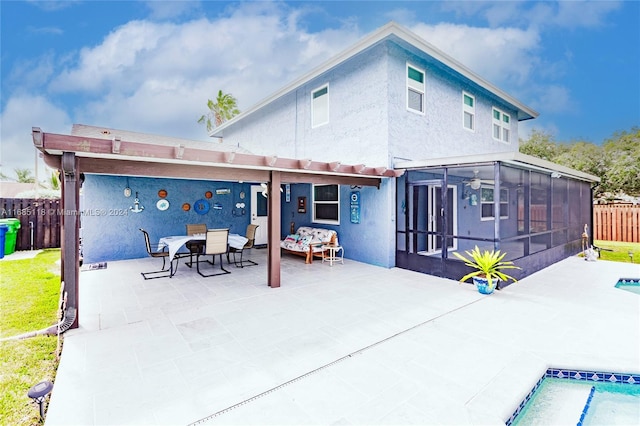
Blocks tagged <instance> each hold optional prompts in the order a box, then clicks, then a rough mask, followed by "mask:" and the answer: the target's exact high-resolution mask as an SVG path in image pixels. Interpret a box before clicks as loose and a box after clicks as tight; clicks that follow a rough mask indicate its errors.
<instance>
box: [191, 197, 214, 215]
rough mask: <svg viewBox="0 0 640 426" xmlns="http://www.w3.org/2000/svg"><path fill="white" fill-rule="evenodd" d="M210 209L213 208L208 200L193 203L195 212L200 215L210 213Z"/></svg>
mask: <svg viewBox="0 0 640 426" xmlns="http://www.w3.org/2000/svg"><path fill="white" fill-rule="evenodd" d="M210 208H211V206H210V205H209V202H208V201H207V200H203V199H201V200H198V201H196V202H195V203H193V211H195V212H196V213H198V214H207V213H209V209H210Z"/></svg>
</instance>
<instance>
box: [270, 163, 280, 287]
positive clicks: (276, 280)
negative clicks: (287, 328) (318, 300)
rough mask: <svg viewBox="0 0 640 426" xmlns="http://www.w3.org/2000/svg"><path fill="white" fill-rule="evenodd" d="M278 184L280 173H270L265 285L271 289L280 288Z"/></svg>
mask: <svg viewBox="0 0 640 426" xmlns="http://www.w3.org/2000/svg"><path fill="white" fill-rule="evenodd" d="M280 182H281V176H280V172H279V171H275V170H274V171H272V172H271V173H270V179H269V184H268V187H267V188H268V195H269V196H268V197H267V221H268V230H267V238H268V244H267V250H268V251H267V264H268V267H267V271H268V272H267V274H268V277H267V284H268V285H269V287H271V288H276V287H280V221H281V220H280V216H281V212H280V209H281V206H280V200H281V198H282V197H280Z"/></svg>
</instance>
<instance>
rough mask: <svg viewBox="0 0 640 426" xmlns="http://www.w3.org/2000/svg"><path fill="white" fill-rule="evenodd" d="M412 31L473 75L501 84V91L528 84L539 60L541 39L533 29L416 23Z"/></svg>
mask: <svg viewBox="0 0 640 426" xmlns="http://www.w3.org/2000/svg"><path fill="white" fill-rule="evenodd" d="M412 29H413V31H415V32H416V33H417V34H418V35H420V36H421V37H422V38H424V39H425V40H426V41H427V42H429V43H431V44H433V45H434V46H436V47H437V48H438V49H440V50H442V51H444V52H445V53H447V54H448V55H450V56H452V57H453V58H455V59H456V60H458V61H459V62H461V63H463V64H464V65H465V66H466V67H468V68H470V69H471V70H473V72H474V73H476V74H478V75H480V76H481V77H483V78H485V79H487V80H489V81H490V82H492V83H494V84H496V83H497V82H500V84H498V86H500V87H501V88H502V89H507V90H508V89H510V88H513V87H517V86H520V85H522V84H524V83H525V82H527V81H529V79H530V74H531V71H532V69H533V68H534V67H535V66H536V64H537V63H538V61H539V58H538V57H537V55H536V53H537V51H538V50H539V49H540V45H539V44H540V37H539V35H538V33H537V32H535V31H532V30H520V29H517V28H495V29H490V28H477V27H469V26H466V25H455V24H438V25H426V24H417V25H415V26H414V27H413V28H412ZM504 86H508V87H504Z"/></svg>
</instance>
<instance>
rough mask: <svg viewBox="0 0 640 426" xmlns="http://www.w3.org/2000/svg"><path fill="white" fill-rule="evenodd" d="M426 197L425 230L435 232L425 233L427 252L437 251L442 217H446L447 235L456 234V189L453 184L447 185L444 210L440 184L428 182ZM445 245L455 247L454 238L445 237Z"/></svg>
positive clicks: (439, 243)
mask: <svg viewBox="0 0 640 426" xmlns="http://www.w3.org/2000/svg"><path fill="white" fill-rule="evenodd" d="M427 193H428V197H429V200H428V202H427V209H428V212H427V214H428V222H427V230H428V231H429V232H434V233H435V234H427V254H431V253H438V252H440V251H441V250H442V237H441V234H442V229H443V226H444V218H445V216H446V219H447V225H446V226H447V232H446V234H447V235H456V234H457V230H458V222H457V215H456V214H455V213H456V211H457V210H456V209H457V201H458V200H457V198H456V195H457V190H456V186H455V185H449V187H448V188H447V209H446V211H445V210H444V209H443V206H442V185H441V184H440V183H437V184H429V185H428V190H427ZM447 247H448V248H449V249H455V248H456V240H454V239H452V238H449V239H447Z"/></svg>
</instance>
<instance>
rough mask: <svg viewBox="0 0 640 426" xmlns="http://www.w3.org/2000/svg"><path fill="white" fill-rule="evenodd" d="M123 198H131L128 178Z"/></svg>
mask: <svg viewBox="0 0 640 426" xmlns="http://www.w3.org/2000/svg"><path fill="white" fill-rule="evenodd" d="M124 196H125V197H127V198H129V197H131V188H130V187H129V178H127V186H126V187H125V188H124Z"/></svg>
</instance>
